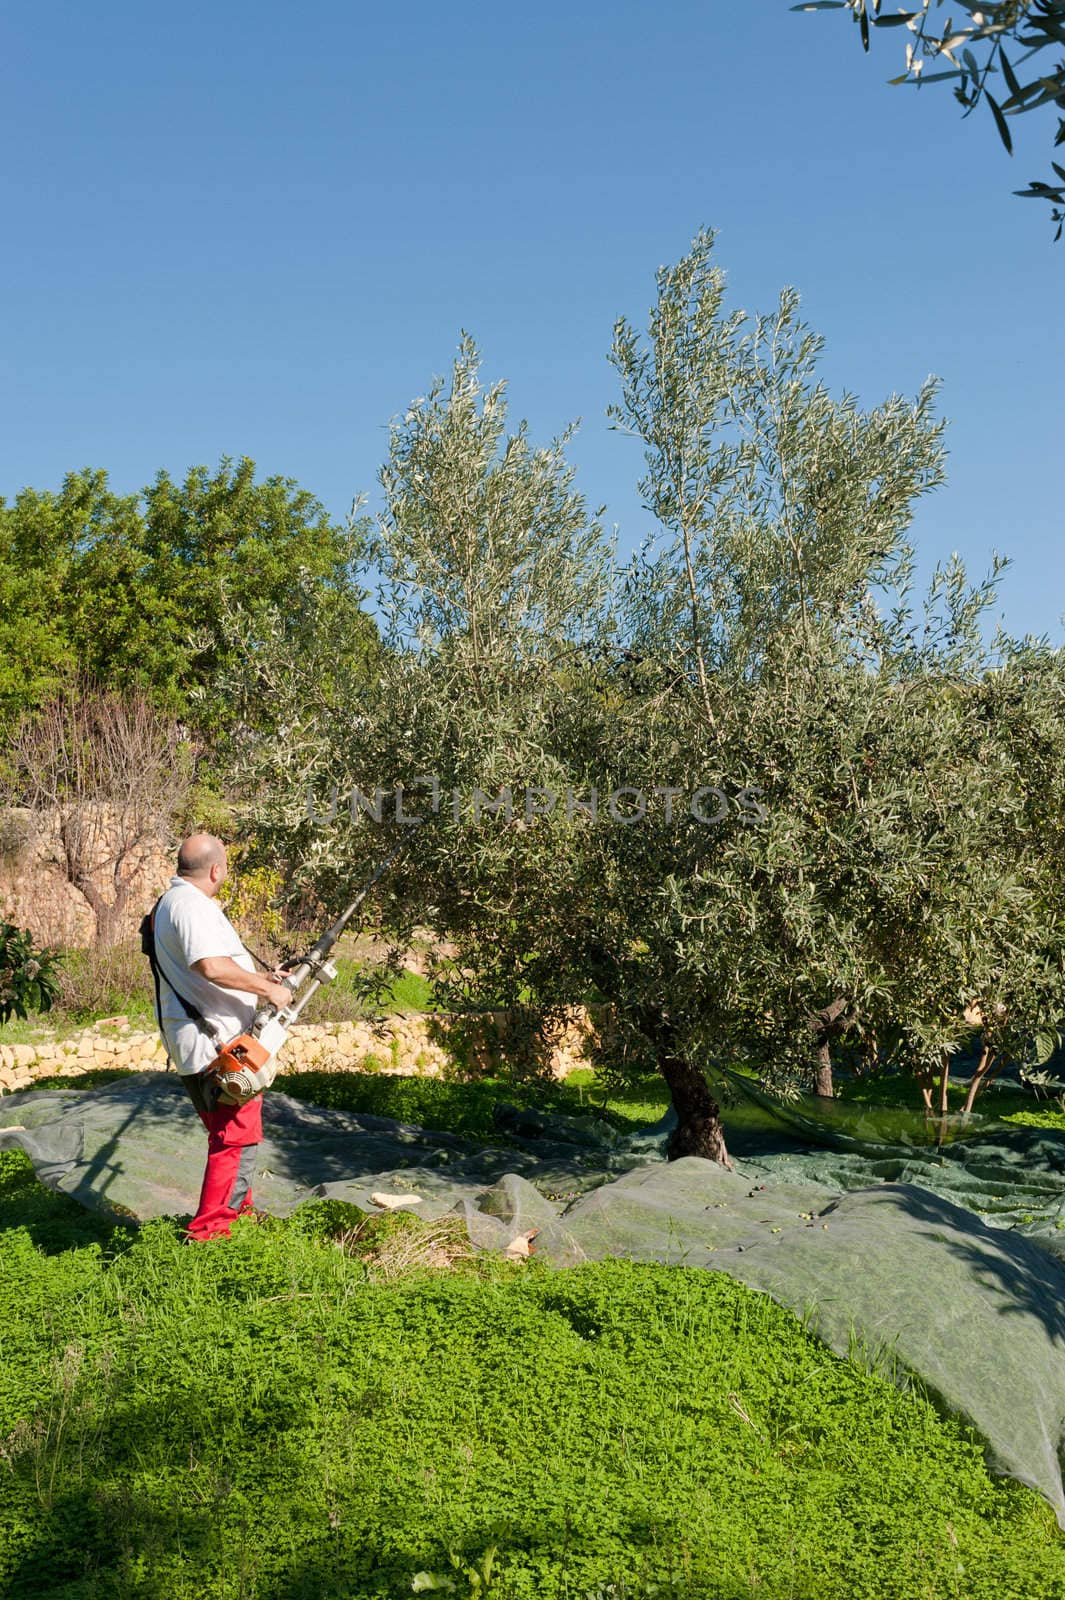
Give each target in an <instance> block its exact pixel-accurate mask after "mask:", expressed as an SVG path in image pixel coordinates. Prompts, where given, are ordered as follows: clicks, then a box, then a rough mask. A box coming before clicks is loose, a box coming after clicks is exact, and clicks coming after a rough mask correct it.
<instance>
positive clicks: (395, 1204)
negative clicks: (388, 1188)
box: [370, 1190, 422, 1211]
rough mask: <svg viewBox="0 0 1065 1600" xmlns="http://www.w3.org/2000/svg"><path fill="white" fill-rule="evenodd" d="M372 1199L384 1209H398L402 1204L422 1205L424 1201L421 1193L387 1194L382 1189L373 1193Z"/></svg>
mask: <svg viewBox="0 0 1065 1600" xmlns="http://www.w3.org/2000/svg"><path fill="white" fill-rule="evenodd" d="M370 1199H371V1201H372V1202H373V1204H374V1205H375V1206H380V1207H381V1209H382V1210H383V1211H398V1210H399V1209H400V1207H401V1206H420V1205H421V1203H422V1197H421V1195H420V1194H385V1193H384V1192H383V1191H381V1190H378V1192H377V1193H376V1194H372V1195H371V1196H370Z"/></svg>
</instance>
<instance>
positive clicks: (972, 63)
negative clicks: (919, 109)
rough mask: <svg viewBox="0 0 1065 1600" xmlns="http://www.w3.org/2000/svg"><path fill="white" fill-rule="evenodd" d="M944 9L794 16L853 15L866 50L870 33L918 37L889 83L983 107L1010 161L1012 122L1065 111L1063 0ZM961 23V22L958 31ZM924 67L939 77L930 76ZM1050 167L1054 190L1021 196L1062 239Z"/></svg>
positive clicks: (1058, 169)
mask: <svg viewBox="0 0 1065 1600" xmlns="http://www.w3.org/2000/svg"><path fill="white" fill-rule="evenodd" d="M942 5H943V0H934V9H933V0H920V3H919V4H918V5H915V6H914V8H913V10H911V11H907V10H903V9H902V8H901V7H900V8H899V9H897V10H895V11H891V12H885V13H882V12H881V9H880V7H881V0H806V3H805V4H802V5H793V6H792V8H791V9H792V10H793V11H849V12H850V13H851V17H852V19H853V20H854V21H855V22H856V23H857V24H858V26H859V29H860V32H861V38H862V45H863V46H864V48H865V49H866V50H868V49H869V37H870V31H871V29H872V28H900V27H901V28H906V29H907V30H908V31H909V33H910V34H911V35H912V38H911V39H910V40H909V41H908V42H907V44H906V71H905V72H904V73H903V74H902V75H901V76H900V77H898V78H892V80H891V82H892V83H896V84H898V83H912V84H915V85H916V86H918V87H920V86H921V85H922V84H926V83H953V85H954V96H955V99H956V100H957V101H958V102H959V104H960V105H961V106H962V107H963V108H964V114H965V115H966V116H968V114H969V112H970V111H973V110H974V109H975V108H976V106H978V105H979V103H980V101H981V100H983V101H984V102H985V103H986V105H987V107H988V110H989V111H990V112H991V115H992V117H993V118H994V122H995V126H996V128H997V130H998V134H999V138H1000V139H1001V140H1002V143H1003V144H1004V145H1005V147H1006V149H1007V151H1009V153H1010V154H1011V155H1012V153H1013V139H1012V136H1011V134H1010V128H1009V121H1008V119H1009V118H1010V117H1016V116H1020V115H1021V114H1022V113H1023V112H1030V111H1037V110H1040V109H1041V108H1042V107H1044V106H1050V105H1052V106H1057V108H1058V109H1059V111H1065V0H990V3H988V4H986V5H985V4H980V3H976V4H973V3H968V0H959V3H957V4H954V5H952V6H951V7H950V8H949V13H948V16H947V18H946V20H945V21H943V22H940V21H939V20H938V18H939V16H940V15H941V8H942ZM957 16H960V17H961V19H962V20H961V21H960V22H958V23H955V21H954V18H955V17H957ZM934 19H936V20H934ZM1007 46H1008V47H1009V53H1007ZM1049 51H1062V52H1063V53H1062V55H1061V58H1060V59H1059V60H1058V61H1056V62H1054V63H1053V64H1052V63H1051V62H1049V61H1048V60H1047V59H1046V57H1047V52H1049ZM1037 57H1038V60H1036V58H1037ZM942 62H947V63H949V65H947V66H942V65H941V63H942ZM926 63H931V64H932V65H933V66H934V67H935V70H934V71H932V72H925V70H924V68H925V64H926ZM992 89H994V92H992ZM1054 143H1055V145H1062V144H1065V117H1059V119H1058V128H1057V136H1056V137H1055V140H1054ZM1051 167H1052V168H1053V172H1054V177H1053V180H1052V181H1051V182H1049V183H1048V182H1046V181H1045V180H1043V179H1037V180H1035V181H1033V182H1032V183H1029V185H1028V187H1027V189H1018V190H1016V191H1015V192H1016V193H1017V194H1019V195H1022V196H1023V197H1024V198H1026V199H1033V200H1048V201H1049V202H1050V203H1051V204H1052V205H1053V207H1054V211H1053V213H1052V215H1053V220H1054V221H1055V222H1056V223H1057V224H1058V228H1057V233H1056V234H1055V236H1054V237H1055V238H1056V239H1060V238H1061V234H1062V228H1063V227H1065V167H1063V166H1062V165H1060V163H1058V162H1057V161H1052V162H1051Z"/></svg>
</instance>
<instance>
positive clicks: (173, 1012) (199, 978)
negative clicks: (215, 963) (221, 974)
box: [155, 877, 259, 1074]
mask: <svg viewBox="0 0 1065 1600" xmlns="http://www.w3.org/2000/svg"><path fill="white" fill-rule="evenodd" d="M206 956H230V957H231V958H232V959H233V960H234V961H235V962H236V963H237V965H238V967H243V968H244V971H245V972H254V971H255V962H254V961H253V959H252V957H251V956H250V955H249V954H248V952H247V950H245V948H244V946H243V944H242V943H241V941H240V935H239V934H238V932H237V930H236V928H234V926H233V924H232V923H231V922H230V920H229V918H228V917H227V916H226V914H225V912H224V911H223V910H222V907H221V906H220V905H219V904H218V902H217V900H213V899H212V898H211V896H210V895H206V894H204V892H203V890H202V889H197V887H196V885H195V884H194V883H190V882H189V880H188V879H187V878H179V877H174V878H171V880H170V887H169V889H167V891H166V893H165V894H164V895H163V898H162V899H161V900H160V902H159V906H158V908H157V910H156V913H155V958H156V960H157V961H158V963H159V970H160V972H161V973H162V979H163V981H162V982H161V983H160V985H159V998H160V1002H161V1010H162V1018H161V1020H162V1025H163V1035H164V1038H165V1040H166V1044H167V1047H168V1049H169V1051H170V1054H171V1056H172V1057H173V1060H174V1064H175V1066H176V1067H177V1069H178V1071H179V1072H181V1073H185V1074H187V1073H191V1072H202V1071H203V1069H204V1067H206V1066H207V1065H208V1063H209V1062H211V1061H213V1060H214V1058H215V1056H216V1055H217V1054H218V1051H217V1049H216V1048H215V1046H214V1044H213V1043H212V1042H211V1040H210V1038H209V1037H208V1036H207V1034H205V1033H203V1032H202V1031H201V1029H200V1028H199V1026H198V1025H197V1024H196V1023H195V1022H193V1021H192V1019H191V1018H190V1017H188V1016H186V1014H185V1012H184V1010H183V1009H182V1005H181V1001H180V1000H179V999H178V998H177V995H176V994H175V993H174V988H175V987H176V988H177V990H178V991H179V992H180V993H181V994H182V995H184V997H185V999H186V1000H188V1001H189V1003H190V1004H191V1005H194V1006H195V1007H196V1010H197V1011H199V1012H202V1014H203V1015H204V1016H205V1017H206V1018H207V1020H208V1022H212V1023H213V1024H214V1026H215V1027H216V1028H217V1030H218V1032H219V1034H220V1035H221V1038H222V1039H223V1041H225V1040H229V1039H232V1038H235V1036H236V1035H237V1034H238V1033H242V1032H243V1031H244V1029H245V1028H246V1027H247V1026H248V1024H249V1023H250V1022H251V1020H252V1018H253V1017H254V1015H255V1010H256V1007H257V1006H258V1004H259V1000H258V997H257V996H256V995H253V994H242V993H241V992H240V991H239V990H236V989H223V988H222V986H221V984H218V983H211V982H209V981H208V979H207V978H205V977H203V975H202V974H201V973H199V972H192V971H191V970H190V969H191V966H192V963H193V962H194V961H202V960H203V959H204V958H205V957H206ZM172 986H173V987H172Z"/></svg>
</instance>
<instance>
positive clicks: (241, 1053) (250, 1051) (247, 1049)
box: [207, 1033, 271, 1072]
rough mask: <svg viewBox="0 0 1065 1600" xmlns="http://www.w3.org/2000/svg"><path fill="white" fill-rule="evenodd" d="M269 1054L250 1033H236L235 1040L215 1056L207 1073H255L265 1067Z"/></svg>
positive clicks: (224, 1046)
mask: <svg viewBox="0 0 1065 1600" xmlns="http://www.w3.org/2000/svg"><path fill="white" fill-rule="evenodd" d="M270 1055H271V1052H270V1051H269V1050H268V1049H267V1048H266V1046H265V1045H264V1044H262V1043H261V1042H260V1041H259V1040H258V1039H255V1038H253V1037H252V1035H251V1034H250V1033H238V1035H237V1037H236V1038H235V1039H230V1041H229V1043H228V1044H224V1045H223V1046H222V1048H221V1050H219V1052H218V1054H217V1055H216V1056H215V1058H214V1060H213V1061H212V1062H211V1065H210V1066H209V1067H208V1069H207V1070H208V1071H209V1072H245V1071H250V1072H257V1071H258V1070H259V1068H260V1067H265V1065H266V1063H267V1062H268V1061H269V1059H270Z"/></svg>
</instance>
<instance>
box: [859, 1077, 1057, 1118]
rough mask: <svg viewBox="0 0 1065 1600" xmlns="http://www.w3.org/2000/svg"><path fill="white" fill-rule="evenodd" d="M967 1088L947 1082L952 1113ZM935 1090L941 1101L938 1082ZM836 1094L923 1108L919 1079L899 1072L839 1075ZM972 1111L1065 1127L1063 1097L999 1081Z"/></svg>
mask: <svg viewBox="0 0 1065 1600" xmlns="http://www.w3.org/2000/svg"><path fill="white" fill-rule="evenodd" d="M966 1089H967V1086H966V1085H965V1084H963V1083H948V1085H947V1103H948V1106H949V1108H950V1110H951V1112H957V1111H961V1109H962V1106H963V1105H964V1102H965V1095H966ZM935 1092H936V1097H937V1099H936V1103H937V1104H938V1093H939V1087H938V1084H937V1085H936V1091H935ZM836 1096H837V1098H838V1099H840V1100H843V1101H846V1102H848V1103H850V1104H853V1105H869V1106H893V1107H898V1108H904V1109H907V1110H910V1111H917V1112H920V1111H921V1110H923V1101H922V1100H921V1091H920V1088H919V1087H918V1085H917V1081H916V1079H914V1078H911V1077H904V1076H903V1075H902V1074H900V1073H892V1074H889V1075H887V1076H884V1077H876V1078H839V1079H837V1082H836ZM973 1113H974V1115H979V1116H984V1117H996V1118H997V1119H998V1120H999V1121H1001V1122H1006V1123H1015V1124H1018V1125H1020V1126H1025V1127H1033V1128H1060V1129H1065V1106H1063V1104H1062V1098H1061V1096H1052V1097H1051V1098H1049V1099H1044V1100H1037V1099H1035V1098H1034V1096H1033V1095H1032V1094H1031V1093H1030V1092H1028V1091H1027V1090H1024V1089H1019V1088H1017V1087H1016V1085H1014V1084H1011V1083H1001V1082H999V1081H997V1080H996V1081H994V1082H992V1083H990V1084H988V1085H987V1087H986V1088H984V1089H982V1090H981V1091H980V1093H979V1094H978V1095H977V1097H976V1102H975V1104H974V1106H973Z"/></svg>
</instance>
